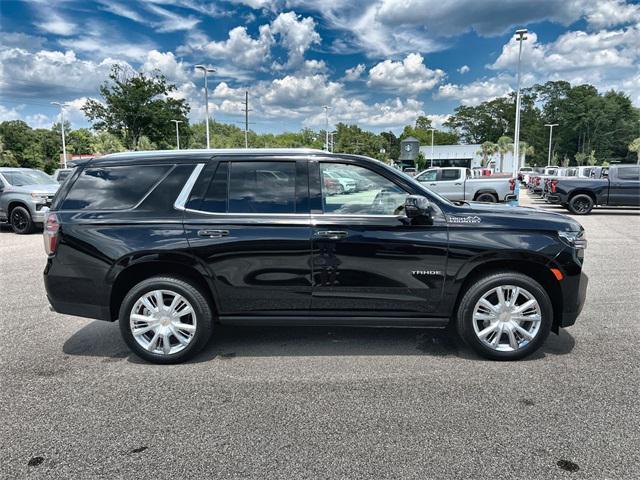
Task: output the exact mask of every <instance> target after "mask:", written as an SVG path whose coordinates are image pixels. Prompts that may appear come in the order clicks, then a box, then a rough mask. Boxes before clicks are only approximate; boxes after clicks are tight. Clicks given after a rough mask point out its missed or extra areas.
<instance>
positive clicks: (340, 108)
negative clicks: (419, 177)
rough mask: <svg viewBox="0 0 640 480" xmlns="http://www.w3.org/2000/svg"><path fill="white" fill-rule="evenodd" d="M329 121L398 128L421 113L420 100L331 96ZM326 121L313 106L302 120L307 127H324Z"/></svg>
mask: <svg viewBox="0 0 640 480" xmlns="http://www.w3.org/2000/svg"><path fill="white" fill-rule="evenodd" d="M331 107H332V108H331V113H330V123H331V124H332V125H334V124H336V123H338V122H342V123H347V124H353V123H356V124H358V125H361V126H365V127H371V128H375V129H382V128H392V129H394V128H395V129H399V128H402V127H403V126H404V125H406V124H409V123H413V122H415V120H416V118H417V117H418V116H420V115H424V110H423V103H422V102H420V101H418V100H415V99H407V100H405V101H404V102H403V101H402V100H401V99H400V98H394V99H388V100H386V101H384V102H377V103H373V104H368V103H366V102H364V101H363V100H361V99H359V98H353V97H350V98H346V97H344V96H342V97H338V98H335V99H334V100H333V101H332V102H331ZM325 122H326V119H325V115H324V112H323V111H322V110H321V109H317V111H316V113H314V114H313V115H311V116H309V117H307V118H306V119H305V120H304V122H303V123H304V125H305V126H309V127H316V128H318V127H324V125H325Z"/></svg>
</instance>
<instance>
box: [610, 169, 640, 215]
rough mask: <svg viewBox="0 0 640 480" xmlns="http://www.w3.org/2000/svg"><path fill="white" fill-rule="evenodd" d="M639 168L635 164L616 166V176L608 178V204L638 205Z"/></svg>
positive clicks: (639, 198)
mask: <svg viewBox="0 0 640 480" xmlns="http://www.w3.org/2000/svg"><path fill="white" fill-rule="evenodd" d="M639 170H640V168H639V167H636V166H629V167H626V166H625V167H619V168H618V170H617V171H616V178H615V179H614V178H610V185H609V202H608V204H609V205H640V179H639V178H638V171H639ZM621 174H622V175H621ZM620 176H622V177H624V178H620Z"/></svg>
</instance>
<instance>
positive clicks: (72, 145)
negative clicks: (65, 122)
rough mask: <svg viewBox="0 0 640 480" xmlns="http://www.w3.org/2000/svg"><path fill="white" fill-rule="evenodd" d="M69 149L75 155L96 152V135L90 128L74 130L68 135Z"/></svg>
mask: <svg viewBox="0 0 640 480" xmlns="http://www.w3.org/2000/svg"><path fill="white" fill-rule="evenodd" d="M67 151H68V152H70V153H73V154H75V155H91V154H93V153H95V136H94V134H93V133H92V132H91V130H89V129H88V128H79V129H77V130H72V131H71V132H69V134H68V135H67Z"/></svg>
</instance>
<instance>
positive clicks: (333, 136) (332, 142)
mask: <svg viewBox="0 0 640 480" xmlns="http://www.w3.org/2000/svg"><path fill="white" fill-rule="evenodd" d="M336 133H338V132H337V131H335V130H334V131H333V132H330V133H329V135H330V140H331V153H333V150H334V147H335V145H336V140H335V134H336Z"/></svg>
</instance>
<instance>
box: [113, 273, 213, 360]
mask: <svg viewBox="0 0 640 480" xmlns="http://www.w3.org/2000/svg"><path fill="white" fill-rule="evenodd" d="M212 326H213V311H212V308H211V306H210V305H209V302H208V301H207V299H206V297H205V296H204V294H203V293H202V292H201V291H200V290H199V289H198V288H196V287H195V286H194V285H192V284H191V283H188V282H186V281H184V280H182V279H178V278H174V277H152V278H149V279H147V280H143V281H142V282H140V283H138V284H137V285H136V286H135V287H133V288H132V289H131V290H130V291H129V293H128V294H127V295H126V297H125V298H124V300H123V301H122V306H121V307H120V332H121V333H122V337H123V338H124V340H125V342H126V343H127V345H128V346H129V347H130V348H131V350H133V351H134V353H135V354H136V355H138V356H139V357H141V358H143V359H145V360H148V361H150V362H153V363H163V364H167V363H179V362H183V361H185V360H188V359H189V358H191V357H193V356H194V355H195V354H196V353H198V352H199V351H200V350H202V348H203V347H204V346H205V345H206V344H207V342H208V341H209V339H210V338H211V330H212Z"/></svg>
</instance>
